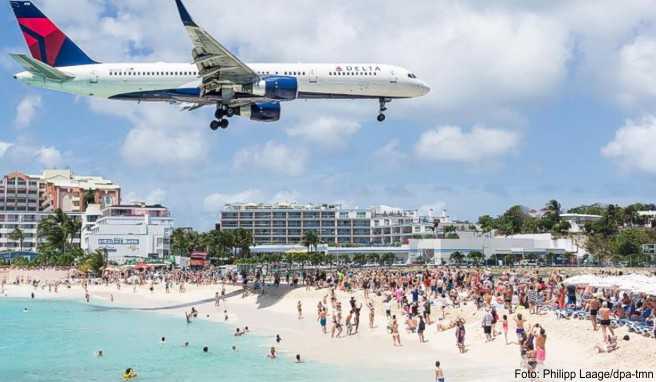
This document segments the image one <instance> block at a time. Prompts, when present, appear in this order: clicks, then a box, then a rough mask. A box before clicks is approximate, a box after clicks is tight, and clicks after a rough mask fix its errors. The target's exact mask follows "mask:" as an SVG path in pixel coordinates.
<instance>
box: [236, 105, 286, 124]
mask: <svg viewBox="0 0 656 382" xmlns="http://www.w3.org/2000/svg"><path fill="white" fill-rule="evenodd" d="M235 114H237V115H239V116H241V117H244V118H250V119H251V121H259V122H275V121H277V120H279V119H280V102H278V101H271V102H261V103H252V104H250V105H246V106H241V107H239V108H238V109H237V110H235Z"/></svg>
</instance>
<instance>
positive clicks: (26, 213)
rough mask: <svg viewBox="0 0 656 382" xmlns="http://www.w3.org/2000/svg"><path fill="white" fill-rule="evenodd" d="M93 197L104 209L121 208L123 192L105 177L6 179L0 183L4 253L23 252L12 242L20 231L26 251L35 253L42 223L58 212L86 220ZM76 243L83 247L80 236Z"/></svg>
mask: <svg viewBox="0 0 656 382" xmlns="http://www.w3.org/2000/svg"><path fill="white" fill-rule="evenodd" d="M91 196H93V201H94V202H95V203H99V204H100V205H102V206H109V205H113V204H119V203H120V196H121V189H120V187H119V186H118V185H116V184H113V183H112V182H111V181H109V180H106V179H104V178H102V177H98V176H78V175H74V174H73V173H72V172H71V170H45V171H44V172H43V173H42V174H41V175H27V174H24V173H21V172H12V173H10V174H7V175H5V176H4V177H3V178H2V180H1V182H0V252H2V251H17V250H19V249H20V248H21V243H20V242H19V241H17V240H12V239H11V233H12V232H13V231H14V230H15V229H16V228H18V229H20V231H21V232H22V234H23V243H22V249H23V250H24V251H35V250H36V249H37V247H38V241H37V227H38V224H39V222H40V221H41V220H42V219H44V218H45V217H46V216H48V215H50V214H51V213H52V211H54V210H55V209H57V208H61V209H62V210H63V211H64V212H65V213H66V214H67V215H69V216H71V217H72V218H73V219H82V214H83V212H84V211H85V209H86V207H87V206H86V204H87V201H90V198H91ZM73 243H75V244H79V243H80V237H79V235H78V236H77V237H75V238H73Z"/></svg>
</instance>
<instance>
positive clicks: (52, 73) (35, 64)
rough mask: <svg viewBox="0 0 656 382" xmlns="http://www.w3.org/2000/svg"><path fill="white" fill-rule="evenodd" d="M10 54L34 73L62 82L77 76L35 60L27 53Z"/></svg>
mask: <svg viewBox="0 0 656 382" xmlns="http://www.w3.org/2000/svg"><path fill="white" fill-rule="evenodd" d="M9 56H11V58H13V59H14V61H16V62H17V63H18V64H19V65H20V66H22V67H23V68H25V70H27V71H28V72H30V73H32V74H34V75H37V76H40V77H44V78H47V79H49V80H52V81H60V82H64V81H69V80H72V79H73V78H75V77H73V76H71V75H69V74H66V73H64V72H62V71H61V70H59V69H57V68H53V67H52V66H50V65H48V64H46V63H43V62H41V61H38V60H35V59H33V58H32V57H29V56H27V55H25V54H18V53H10V54H9Z"/></svg>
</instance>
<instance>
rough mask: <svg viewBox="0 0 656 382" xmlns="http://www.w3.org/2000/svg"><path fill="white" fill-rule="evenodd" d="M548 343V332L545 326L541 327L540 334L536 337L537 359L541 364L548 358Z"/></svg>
mask: <svg viewBox="0 0 656 382" xmlns="http://www.w3.org/2000/svg"><path fill="white" fill-rule="evenodd" d="M546 343H547V332H546V331H545V330H544V328H540V334H538V335H537V337H535V360H536V361H537V363H539V364H543V363H544V360H545V358H546V354H547V352H546Z"/></svg>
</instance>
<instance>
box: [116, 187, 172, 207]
mask: <svg viewBox="0 0 656 382" xmlns="http://www.w3.org/2000/svg"><path fill="white" fill-rule="evenodd" d="M166 194H167V193H166V191H165V190H162V189H161V188H156V189H154V190H152V191H151V192H149V193H148V194H147V195H146V196H145V197H144V196H140V195H139V194H137V193H135V192H133V191H131V192H128V194H127V195H126V196H125V197H124V198H123V199H124V200H125V201H127V202H128V203H138V202H144V203H146V204H163V203H164V201H165V200H166Z"/></svg>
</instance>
